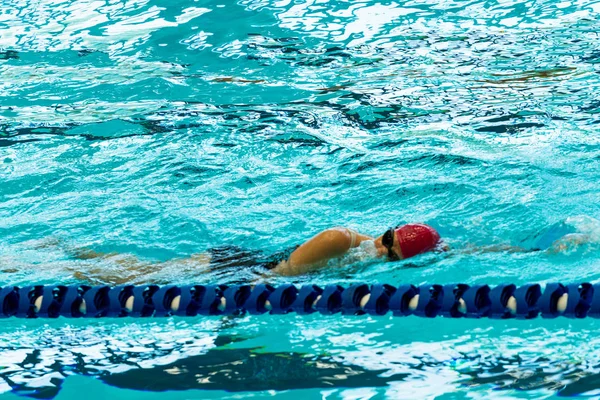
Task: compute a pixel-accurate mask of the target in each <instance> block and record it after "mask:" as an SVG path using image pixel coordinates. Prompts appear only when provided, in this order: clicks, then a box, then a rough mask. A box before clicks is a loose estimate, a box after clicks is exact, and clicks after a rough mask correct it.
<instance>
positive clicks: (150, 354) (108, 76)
mask: <svg viewBox="0 0 600 400" xmlns="http://www.w3.org/2000/svg"><path fill="white" fill-rule="evenodd" d="M599 17H600V2H593V1H585V0H582V1H577V2H575V1H564V2H556V1H547V2H543V1H528V2H516V1H499V2H493V1H487V2H482V1H462V2H457V1H456V2H454V1H441V0H440V1H407V2H400V3H398V2H377V1H351V2H344V1H335V2H328V1H317V0H315V1H300V0H298V1H294V2H292V1H287V0H281V1H269V0H256V1H252V0H239V1H237V2H236V3H234V2H222V3H221V2H218V1H212V0H210V1H168V2H167V1H158V0H152V1H150V0H120V1H119V0H110V1H92V0H87V1H83V0H78V1H75V0H72V1H69V0H64V1H58V2H55V1H49V0H42V1H30V0H25V1H19V2H17V1H4V2H2V4H0V78H1V79H0V163H1V164H0V182H1V184H0V286H1V285H5V284H18V285H22V284H25V283H32V282H36V283H38V282H41V283H50V282H52V283H58V282H61V283H81V282H90V281H92V282H107V283H112V282H115V281H117V280H119V279H120V278H123V277H124V276H125V277H127V276H126V275H127V273H126V272H123V266H122V264H121V263H120V262H121V261H122V260H123V258H127V257H134V256H135V257H137V258H139V259H141V260H143V261H144V262H148V263H150V262H157V261H166V260H171V259H176V258H184V257H187V256H189V255H191V254H194V253H201V252H203V251H205V250H206V249H208V248H211V247H215V246H220V245H231V244H233V245H238V246H242V247H245V248H249V249H261V250H264V251H266V252H271V251H277V250H281V249H282V248H286V247H288V246H292V245H296V244H298V243H301V242H302V241H304V240H306V239H307V238H309V237H311V236H312V235H313V234H315V233H317V232H318V231H320V230H322V229H325V228H328V227H331V226H336V225H342V226H348V227H352V228H354V229H357V230H359V231H360V232H363V233H366V234H371V235H378V234H380V233H382V231H383V230H385V228H387V227H388V226H390V225H396V224H400V223H403V222H409V221H422V222H427V223H429V224H431V225H433V226H435V227H436V228H437V229H439V231H440V233H441V234H442V236H443V237H445V238H446V240H447V242H448V243H449V244H450V245H451V246H452V247H453V250H452V251H450V252H448V253H446V254H429V255H423V256H420V257H416V258H414V259H410V260H407V261H404V262H399V263H395V264H390V263H357V264H353V265H349V266H347V267H345V268H329V269H326V270H324V271H321V272H318V273H313V274H311V275H307V276H300V277H295V278H281V277H280V278H270V280H271V281H272V282H274V283H280V282H295V283H303V282H315V283H320V284H326V283H341V284H344V285H347V284H349V283H352V282H359V281H360V282H362V281H364V282H369V283H372V282H387V283H390V284H399V283H408V282H410V283H415V284H421V283H425V282H436V283H450V282H456V281H460V282H464V283H469V284H473V283H488V284H497V283H500V282H504V281H511V282H514V283H524V282H550V281H556V280H561V281H563V282H575V281H584V280H585V281H597V280H598V279H599V278H600V274H599V266H600V253H599V251H598V250H600V222H598V218H600V212H599V211H600V210H599V206H598V192H599V190H600V183H598V182H600V179H599V178H600V165H599V160H600V135H599V133H600V129H599V128H598V127H599V126H600V125H599V123H600V97H599V95H598V93H599V89H600V76H599V73H600V41H599V39H600V38H599V36H600V35H599V34H598V31H599V28H600V23H599V20H598V19H599ZM571 232H577V233H581V234H584V235H586V236H587V238H588V239H587V243H585V244H583V245H581V246H570V247H567V249H566V250H563V251H560V252H558V253H556V254H549V253H547V252H525V253H523V252H510V251H499V252H481V251H474V250H473V249H474V248H475V249H476V248H479V247H482V246H504V245H511V246H521V247H525V248H533V247H536V246H537V245H538V244H539V243H546V245H548V244H551V243H552V241H553V240H555V239H557V238H559V237H560V236H561V235H562V234H565V233H571ZM76 248H87V249H92V250H94V251H97V252H105V253H111V252H116V253H120V254H126V256H122V257H123V258H119V257H117V256H115V257H111V258H108V259H88V260H78V259H75V258H74V257H73V250H74V249H76ZM199 270H201V268H200V267H199V266H196V265H187V266H185V267H182V266H181V265H180V264H168V265H166V266H165V267H164V268H161V269H158V270H154V269H150V270H143V271H142V272H140V273H138V274H134V275H135V276H134V277H132V279H133V281H134V282H137V283H139V282H144V281H155V282H173V283H187V282H190V281H194V282H198V283H206V282H215V281H218V282H223V283H227V282H234V281H238V280H240V279H257V276H256V275H252V273H251V272H248V273H247V274H246V275H244V274H241V273H240V272H232V271H229V272H227V271H226V272H222V271H221V272H219V273H214V272H213V273H202V272H201V271H199ZM598 327H599V324H598V322H597V321H595V320H591V319H586V320H584V321H571V320H567V319H559V320H553V321H547V320H541V319H538V320H534V321H488V320H482V321H471V320H469V321H464V320H461V321H455V320H442V319H437V320H423V319H417V318H412V317H411V318H404V319H392V318H391V317H383V318H364V317H361V318H359V317H357V318H350V317H340V316H336V317H334V318H324V317H318V316H309V317H298V316H295V315H290V316H283V317H274V316H273V317H271V316H263V317H242V318H235V319H219V318H208V319H206V318H193V319H168V320H152V321H139V320H101V321H96V320H94V321H90V320H76V321H70V320H64V319H60V320H57V321H40V320H36V321H23V320H16V319H11V320H4V321H2V322H1V325H0V393H3V394H0V397H1V398H6V399H12V398H15V396H17V395H26V396H34V397H38V398H39V397H43V398H56V399H67V398H68V399H77V398H80V397H82V393H84V391H85V395H86V397H88V398H91V399H95V398H106V397H108V396H113V397H127V398H133V399H135V398H142V397H143V398H161V399H171V398H173V399H175V398H240V397H241V398H247V397H252V398H264V397H269V398H271V397H277V398H297V396H306V397H308V398H317V397H320V398H327V399H337V398H344V399H355V398H361V399H362V398H383V397H389V398H406V399H414V398H439V399H455V398H552V397H557V396H578V395H579V396H590V397H593V396H597V395H598V393H599V392H598V391H597V390H598V388H600V376H599V375H598V373H599V371H600V341H599V340H598V338H597V336H596V335H595V334H594V333H593V332H594V331H595V329H598Z"/></svg>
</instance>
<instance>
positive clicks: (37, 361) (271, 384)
mask: <svg viewBox="0 0 600 400" xmlns="http://www.w3.org/2000/svg"><path fill="white" fill-rule="evenodd" d="M243 340H244V339H240V338H236V337H232V336H227V335H222V336H219V337H218V338H217V339H216V340H215V345H217V346H225V345H228V344H231V343H233V342H238V341H243ZM156 350H157V351H159V349H156ZM159 352H160V351H159ZM69 353H70V356H71V357H72V359H71V362H70V363H69V365H63V364H62V363H60V362H59V361H55V362H54V363H52V364H51V365H48V360H47V359H44V356H43V354H42V352H41V351H40V350H35V351H33V352H31V353H30V354H29V355H28V356H27V357H26V358H25V360H23V362H21V363H18V364H16V368H14V369H13V368H10V369H8V370H7V371H6V372H3V371H2V370H0V379H2V380H4V381H5V382H6V383H8V385H10V386H11V387H12V389H13V393H14V394H18V395H22V396H28V397H32V398H36V399H51V398H54V397H55V396H56V395H58V393H59V391H60V389H61V385H62V382H63V381H64V379H65V378H66V377H67V376H69V375H74V374H77V375H84V376H96V377H98V378H99V379H100V380H101V381H103V382H105V383H106V384H108V385H111V386H114V387H117V388H122V389H133V390H139V391H151V392H162V391H184V390H191V389H196V390H223V391H228V392H249V391H264V390H289V389H306V388H331V387H345V388H357V387H382V386H386V385H387V384H388V383H389V382H390V381H393V380H401V379H404V378H405V377H406V376H408V375H407V374H403V375H394V376H391V377H386V378H383V377H380V376H379V375H380V374H381V373H382V372H384V371H370V370H366V369H364V368H362V367H359V366H355V365H351V364H348V363H342V362H339V361H335V360H333V359H332V358H331V357H326V356H307V355H304V354H301V353H295V352H285V353H263V352H260V349H248V348H243V349H223V348H218V347H217V348H216V349H212V350H208V351H207V352H206V353H205V354H202V355H195V356H191V357H188V358H184V359H181V360H178V361H175V362H173V363H171V364H168V365H158V366H154V367H152V368H140V367H139V366H138V364H137V363H135V362H131V361H130V360H132V359H136V358H139V353H130V352H118V354H117V353H116V352H113V351H111V350H106V353H105V354H104V355H105V358H104V359H103V360H98V361H97V362H92V363H90V362H89V361H87V362H86V361H85V356H83V355H82V354H77V353H73V352H69ZM163 355H164V354H163ZM108 365H114V366H117V365H119V366H124V367H126V366H129V367H133V368H134V369H130V370H128V371H126V372H123V373H116V374H111V373H108V372H105V371H104V369H105V368H106V366H108ZM46 377H47V379H44V378H46ZM29 381H31V382H33V381H36V384H35V387H33V386H31V387H30V386H28V382H29ZM40 381H45V384H40Z"/></svg>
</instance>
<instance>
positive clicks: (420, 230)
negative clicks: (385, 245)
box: [394, 224, 440, 258]
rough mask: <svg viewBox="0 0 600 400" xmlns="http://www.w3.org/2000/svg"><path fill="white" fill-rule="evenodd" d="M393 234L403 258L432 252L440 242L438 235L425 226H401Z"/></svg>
mask: <svg viewBox="0 0 600 400" xmlns="http://www.w3.org/2000/svg"><path fill="white" fill-rule="evenodd" d="M394 232H395V233H396V240H398V244H399V245H400V250H402V256H403V257H404V258H410V257H413V256H416V255H417V254H421V253H425V252H426V251H429V250H433V249H434V248H435V246H436V245H437V244H438V242H439V241H440V234H439V233H437V231H436V230H435V229H433V228H432V227H430V226H429V225H425V224H407V225H403V226H401V227H399V228H397V229H396V230H395V231H394Z"/></svg>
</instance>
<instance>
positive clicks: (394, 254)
mask: <svg viewBox="0 0 600 400" xmlns="http://www.w3.org/2000/svg"><path fill="white" fill-rule="evenodd" d="M377 240H378V241H380V243H381V245H382V246H383V247H384V248H385V249H386V250H387V257H388V259H389V260H390V261H397V260H401V259H402V258H403V257H402V250H401V249H400V245H399V244H398V241H397V240H396V233H395V231H394V228H390V229H388V230H387V231H385V233H384V234H383V235H381V236H380V237H379V238H377Z"/></svg>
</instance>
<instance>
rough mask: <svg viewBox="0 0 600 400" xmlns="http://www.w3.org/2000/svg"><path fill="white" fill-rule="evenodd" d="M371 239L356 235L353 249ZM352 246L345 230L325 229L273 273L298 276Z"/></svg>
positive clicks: (341, 253)
mask: <svg viewBox="0 0 600 400" xmlns="http://www.w3.org/2000/svg"><path fill="white" fill-rule="evenodd" d="M365 240H372V238H371V237H369V236H366V235H362V234H359V233H356V241H355V243H354V247H356V246H358V245H359V244H360V243H361V242H363V241H365ZM351 244H352V234H351V231H350V230H349V229H347V228H341V227H338V228H331V229H327V230H325V231H323V232H321V233H319V234H317V235H315V236H313V237H312V238H310V239H309V240H308V241H306V242H305V243H304V244H302V245H301V246H300V247H298V248H297V249H296V250H295V251H294V252H293V253H292V254H291V255H290V258H289V259H288V260H287V262H285V263H282V264H280V265H279V266H278V267H277V268H275V270H274V272H276V273H279V274H282V275H300V274H303V273H306V272H309V271H312V270H315V269H318V268H320V267H323V266H324V265H325V264H326V263H327V261H329V260H330V259H332V258H336V257H340V256H342V255H344V254H345V253H346V252H347V251H348V250H350V246H351Z"/></svg>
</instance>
